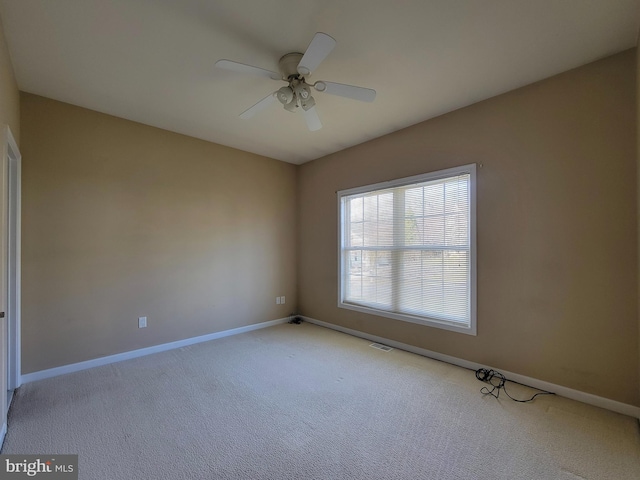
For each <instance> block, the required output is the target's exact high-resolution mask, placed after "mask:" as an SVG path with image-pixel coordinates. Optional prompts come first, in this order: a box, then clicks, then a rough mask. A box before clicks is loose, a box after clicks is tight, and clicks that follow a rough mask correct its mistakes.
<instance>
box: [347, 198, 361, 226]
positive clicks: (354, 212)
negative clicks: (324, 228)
mask: <svg viewBox="0 0 640 480" xmlns="http://www.w3.org/2000/svg"><path fill="white" fill-rule="evenodd" d="M349 211H350V213H351V218H350V220H351V221H352V222H361V221H362V214H363V212H362V197H358V198H353V199H351V200H350V201H349Z"/></svg>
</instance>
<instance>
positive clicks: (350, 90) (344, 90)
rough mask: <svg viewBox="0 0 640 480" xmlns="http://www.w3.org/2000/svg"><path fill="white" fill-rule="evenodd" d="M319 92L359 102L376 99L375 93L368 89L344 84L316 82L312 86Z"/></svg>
mask: <svg viewBox="0 0 640 480" xmlns="http://www.w3.org/2000/svg"><path fill="white" fill-rule="evenodd" d="M313 88H315V89H316V90H317V91H319V92H324V93H328V94H330V95H338V96H340V97H346V98H352V99H354V100H360V101H361V102H373V101H374V100H375V99H376V91H375V90H372V89H370V88H364V87H356V86H355V85H345V84H344V83H334V82H316V83H314V84H313Z"/></svg>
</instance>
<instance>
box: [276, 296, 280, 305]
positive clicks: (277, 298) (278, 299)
mask: <svg viewBox="0 0 640 480" xmlns="http://www.w3.org/2000/svg"><path fill="white" fill-rule="evenodd" d="M276 305H280V297H276Z"/></svg>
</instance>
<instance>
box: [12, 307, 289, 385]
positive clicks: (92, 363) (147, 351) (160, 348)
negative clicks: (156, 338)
mask: <svg viewBox="0 0 640 480" xmlns="http://www.w3.org/2000/svg"><path fill="white" fill-rule="evenodd" d="M288 321H289V317H287V318H279V319H277V320H270V321H268V322H262V323H255V324H253V325H247V326H246V327H239V328H232V329H231V330H224V331H222V332H215V333H209V334H207V335H202V336H200V337H192V338H186V339H184V340H178V341H175V342H170V343H163V344H161V345H154V346H153V347H147V348H141V349H139V350H131V351H129V352H123V353H118V354H116V355H109V356H107V357H100V358H94V359H93V360H87V361H85V362H79V363H72V364H70V365H63V366H61V367H55V368H49V369H47V370H40V371H38V372H33V373H27V374H26V375H22V376H21V377H20V380H21V382H20V384H23V383H29V382H35V381H37V380H43V379H45V378H51V377H57V376H58V375H65V374H67V373H73V372H79V371H81V370H87V369H89V368H94V367H100V366H102V365H108V364H110V363H116V362H122V361H124V360H130V359H132V358H138V357H143V356H145V355H151V354H153V353H159V352H165V351H167V350H173V349H175V348H182V347H186V346H189V345H194V344H196V343H202V342H208V341H210V340H215V339H217V338H223V337H228V336H230V335H238V334H239V333H245V332H250V331H252V330H258V329H260V328H267V327H271V326H273V325H278V324H280V323H285V322H288Z"/></svg>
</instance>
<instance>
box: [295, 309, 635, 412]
mask: <svg viewBox="0 0 640 480" xmlns="http://www.w3.org/2000/svg"><path fill="white" fill-rule="evenodd" d="M302 318H303V319H304V320H305V321H307V322H309V323H313V324H316V325H320V326H322V327H327V328H330V329H333V330H337V331H339V332H343V333H347V334H349V335H353V336H354V337H360V338H364V339H367V340H371V341H373V342H377V343H382V344H385V345H389V346H390V347H394V348H398V349H400V350H406V351H407V352H411V353H415V354H418V355H422V356H423V357H429V358H433V359H435V360H440V361H442V362H446V363H450V364H452V365H457V366H459V367H463V368H468V369H470V370H477V369H479V368H493V367H491V366H488V365H481V364H479V363H476V362H470V361H468V360H463V359H461V358H457V357H452V356H450V355H445V354H443V353H438V352H433V351H431V350H426V349H424V348H420V347H415V346H413V345H408V344H406V343H402V342H396V341H395V340H390V339H388V338H383V337H378V336H377V335H370V334H368V333H365V332H361V331H359V330H352V329H350V328H346V327H341V326H340V325H334V324H332V323H327V322H323V321H321V320H316V319H315V318H310V317H305V316H303V317H302ZM493 369H494V370H498V369H496V368H493ZM500 372H501V373H503V374H504V375H505V376H506V377H507V378H509V379H510V380H514V381H516V382H518V383H522V384H524V385H528V386H530V387H534V388H538V389H540V390H546V391H548V392H553V393H555V394H556V395H560V396H562V397H566V398H570V399H572V400H577V401H579V402H582V403H587V404H589V405H594V406H596V407H600V408H604V409H607V410H611V411H613V412H617V413H622V414H623V415H629V416H630V417H636V418H638V419H640V407H635V406H633V405H629V404H627V403H622V402H618V401H616V400H611V399H609V398H604V397H599V396H597V395H593V394H591V393H586V392H581V391H580V390H574V389H572V388H568V387H563V386H562V385H556V384H553V383H549V382H545V381H543V380H538V379H536V378H531V377H526V376H524V375H520V374H517V373H513V372H506V371H504V370H500Z"/></svg>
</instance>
